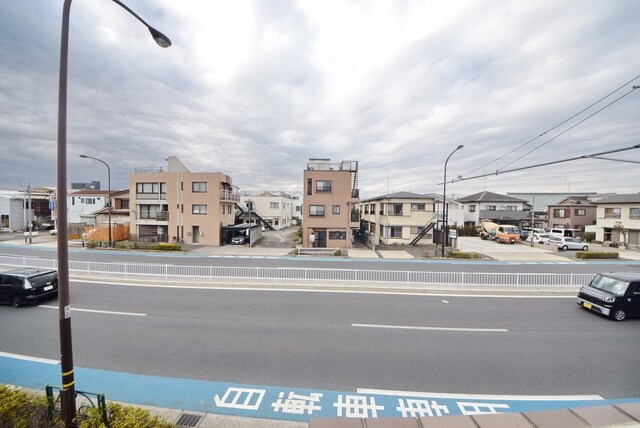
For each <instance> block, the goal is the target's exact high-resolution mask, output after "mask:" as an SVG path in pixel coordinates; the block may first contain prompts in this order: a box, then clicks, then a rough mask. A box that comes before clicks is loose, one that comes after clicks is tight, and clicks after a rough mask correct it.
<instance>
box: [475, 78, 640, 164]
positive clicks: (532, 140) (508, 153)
mask: <svg viewBox="0 0 640 428" xmlns="http://www.w3.org/2000/svg"><path fill="white" fill-rule="evenodd" d="M638 78H640V74H639V75H637V76H635V77H634V78H633V79H631V80H629V81H628V82H626V83H624V84H622V85H620V86H619V87H618V88H616V89H614V90H613V91H611V92H609V93H608V94H607V95H605V96H604V97H602V98H600V99H599V100H597V101H595V102H593V103H591V104H590V105H589V106H588V107H585V108H583V109H582V110H580V111H579V112H578V113H576V114H574V115H573V116H571V117H569V118H567V119H565V120H563V121H562V122H560V123H558V124H557V125H555V126H553V127H552V128H549V129H547V130H546V131H544V132H543V133H542V134H540V135H538V136H537V137H535V138H532V139H530V140H529V141H527V142H525V143H523V144H521V145H519V146H518V147H516V148H515V149H512V150H510V151H508V152H507V153H505V154H503V155H501V156H499V157H497V158H496V159H493V160H492V161H490V162H487V163H486V164H484V165H481V166H479V167H477V168H475V169H472V170H471V171H468V172H466V173H464V174H463V175H467V174H471V173H472V172H475V171H478V170H480V169H482V168H484V167H486V166H488V165H491V164H492V163H495V162H497V161H499V160H500V159H503V158H505V157H506V156H509V155H510V154H511V153H514V152H516V151H518V150H520V149H521V148H523V147H525V146H527V145H529V144H531V143H533V142H534V141H536V140H538V139H539V138H541V137H544V136H545V135H547V134H548V133H549V132H551V131H553V130H554V129H557V128H559V127H561V126H562V125H564V124H565V123H567V122H569V121H571V120H572V119H574V118H576V117H577V116H580V115H581V114H582V113H584V112H585V111H587V110H589V109H590V108H592V107H593V106H595V105H597V104H599V103H601V102H602V101H604V100H605V99H607V98H609V97H610V96H611V95H613V94H615V93H616V92H618V91H619V90H620V89H622V88H624V87H625V86H627V85H629V84H630V83H632V82H633V81H635V80H637V79H638ZM635 89H640V86H633V89H632V90H631V91H630V92H632V91H633V90H635ZM628 94H629V92H628V93H626V94H625V95H623V96H622V97H621V98H623V97H625V96H627V95H628ZM621 98H618V99H617V100H616V101H614V102H617V101H619V100H620V99H621ZM611 104H613V103H610V104H608V105H607V106H606V107H609V106H610V105H611ZM606 107H605V108H606ZM602 110H603V109H600V110H598V112H600V111H602ZM598 112H596V113H598ZM592 116H593V115H592ZM590 117H591V116H590ZM587 119H588V118H587ZM582 122H584V120H583V121H582ZM582 122H580V123H582ZM574 127H575V126H574ZM569 129H571V128H569ZM560 135H562V134H559V135H557V136H556V137H554V139H555V138H557V137H559V136H560ZM549 141H552V140H549ZM549 141H547V142H545V144H546V143H548V142H549ZM535 150H537V148H536V149H535ZM529 153H530V152H529ZM529 153H527V154H529ZM525 156H526V155H525ZM521 158H522V157H520V158H518V159H516V160H519V159H521ZM514 162H515V161H514ZM511 163H513V162H511ZM511 163H509V164H507V165H505V166H503V167H502V168H505V167H507V166H508V165H511Z"/></svg>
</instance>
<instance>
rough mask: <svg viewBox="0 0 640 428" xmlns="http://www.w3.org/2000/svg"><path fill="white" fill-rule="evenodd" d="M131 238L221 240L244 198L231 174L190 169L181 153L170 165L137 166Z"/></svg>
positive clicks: (193, 241) (131, 186)
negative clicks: (241, 197) (240, 194)
mask: <svg viewBox="0 0 640 428" xmlns="http://www.w3.org/2000/svg"><path fill="white" fill-rule="evenodd" d="M129 195H130V196H129V197H130V206H131V215H130V221H129V223H130V228H131V235H132V236H131V240H141V241H152V242H174V241H183V242H186V243H190V244H205V245H213V246H219V245H222V243H221V239H222V238H221V237H222V227H224V226H229V225H233V223H234V220H235V215H234V214H235V207H234V206H235V204H236V203H237V202H238V201H239V200H240V198H239V196H238V192H237V190H236V188H234V187H233V186H232V182H231V177H230V176H228V175H226V174H223V173H221V172H191V171H190V170H189V169H188V168H187V167H186V166H185V165H184V164H183V163H182V162H181V161H180V160H179V159H178V158H177V157H175V156H170V157H169V158H168V159H167V167H154V168H136V170H135V172H134V173H133V174H131V175H130V176H129Z"/></svg>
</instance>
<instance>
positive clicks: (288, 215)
mask: <svg viewBox="0 0 640 428" xmlns="http://www.w3.org/2000/svg"><path fill="white" fill-rule="evenodd" d="M249 204H250V205H251V211H252V214H257V216H259V217H261V218H262V219H263V220H264V221H265V222H266V223H268V224H269V225H271V227H273V228H274V229H275V230H280V229H285V228H287V227H289V226H291V225H293V210H294V199H293V197H292V196H291V195H290V194H288V193H285V192H279V191H270V192H242V194H241V195H240V205H241V206H242V207H243V209H246V207H247V206H249ZM257 216H256V217H257ZM256 222H257V219H256V220H253V221H252V223H256Z"/></svg>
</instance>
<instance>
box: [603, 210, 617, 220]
mask: <svg viewBox="0 0 640 428" xmlns="http://www.w3.org/2000/svg"><path fill="white" fill-rule="evenodd" d="M620 211H621V209H620V208H605V209H604V218H620Z"/></svg>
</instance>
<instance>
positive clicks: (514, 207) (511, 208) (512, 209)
mask: <svg viewBox="0 0 640 428" xmlns="http://www.w3.org/2000/svg"><path fill="white" fill-rule="evenodd" d="M507 211H518V206H517V205H507Z"/></svg>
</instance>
